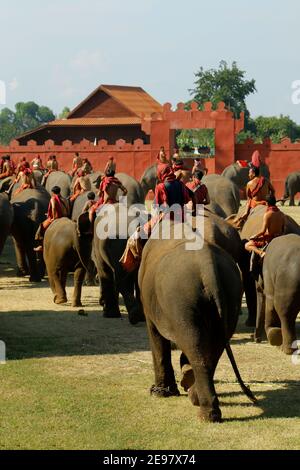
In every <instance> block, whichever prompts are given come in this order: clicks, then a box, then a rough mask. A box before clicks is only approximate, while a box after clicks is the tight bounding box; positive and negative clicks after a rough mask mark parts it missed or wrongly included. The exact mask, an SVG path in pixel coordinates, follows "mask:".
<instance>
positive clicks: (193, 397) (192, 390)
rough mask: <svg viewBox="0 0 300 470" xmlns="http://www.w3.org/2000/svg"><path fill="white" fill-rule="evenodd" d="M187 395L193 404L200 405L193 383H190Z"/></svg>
mask: <svg viewBox="0 0 300 470" xmlns="http://www.w3.org/2000/svg"><path fill="white" fill-rule="evenodd" d="M188 396H189V399H190V400H191V402H192V404H193V405H194V406H200V403H199V398H198V394H197V390H196V387H195V385H192V386H191V388H189V391H188Z"/></svg>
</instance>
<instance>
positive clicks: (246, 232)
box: [240, 205, 300, 342]
mask: <svg viewBox="0 0 300 470" xmlns="http://www.w3.org/2000/svg"><path fill="white" fill-rule="evenodd" d="M266 210H267V206H264V205H259V206H257V207H255V209H253V211H252V212H251V213H250V215H249V217H248V218H247V220H246V222H245V224H244V226H243V228H242V230H241V232H240V236H241V239H242V243H245V242H246V241H248V240H249V239H250V237H251V236H253V235H255V234H257V233H259V231H260V230H261V229H262V225H263V217H264V214H265V212H266ZM289 233H293V234H296V235H300V226H299V225H298V224H297V222H296V221H295V220H294V219H293V218H292V217H290V216H288V215H285V228H284V234H289ZM272 243H273V241H272ZM245 252H246V250H245ZM245 256H246V258H244V267H245V270H247V267H246V266H245V262H246V261H245V259H248V261H247V263H248V266H249V268H248V269H250V254H248V253H247V254H246V255H245ZM253 279H254V278H253ZM249 282H250V283H251V281H249ZM255 284H256V287H255V289H254V291H253V295H250V292H249V303H248V299H247V304H248V309H249V304H250V310H251V312H255V316H253V315H251V318H252V322H251V325H252V324H253V322H254V325H253V326H255V325H256V328H255V333H254V339H255V341H257V342H259V341H261V332H262V316H261V311H262V309H263V308H264V305H263V301H264V299H263V292H262V279H261V276H260V275H255ZM250 285H251V284H250ZM249 290H250V291H251V290H252V285H251V287H250V289H249ZM254 320H255V321H254Z"/></svg>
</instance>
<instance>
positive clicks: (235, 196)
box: [202, 174, 240, 218]
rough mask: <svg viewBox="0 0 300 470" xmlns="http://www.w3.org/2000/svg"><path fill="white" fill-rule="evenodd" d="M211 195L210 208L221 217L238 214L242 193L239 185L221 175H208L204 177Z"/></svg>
mask: <svg viewBox="0 0 300 470" xmlns="http://www.w3.org/2000/svg"><path fill="white" fill-rule="evenodd" d="M202 181H203V183H204V184H205V185H206V186H207V189H208V194H209V197H210V201H211V202H210V204H209V205H208V208H210V209H211V210H212V212H215V213H216V214H217V215H219V216H220V217H224V218H226V217H228V216H230V215H231V214H236V213H237V212H238V209H239V206H240V194H239V190H238V188H237V186H236V185H235V184H234V183H232V182H231V181H228V179H227V178H225V177H224V176H221V175H215V174H213V175H208V176H205V177H204V178H203V180H202Z"/></svg>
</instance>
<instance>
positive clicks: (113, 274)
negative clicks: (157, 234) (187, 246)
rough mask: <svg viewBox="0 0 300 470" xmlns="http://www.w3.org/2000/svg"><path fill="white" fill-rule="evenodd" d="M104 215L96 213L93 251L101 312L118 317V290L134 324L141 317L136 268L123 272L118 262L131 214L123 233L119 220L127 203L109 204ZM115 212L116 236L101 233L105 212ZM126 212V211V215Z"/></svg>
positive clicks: (142, 317)
mask: <svg viewBox="0 0 300 470" xmlns="http://www.w3.org/2000/svg"><path fill="white" fill-rule="evenodd" d="M106 209H107V210H108V211H109V212H108V214H107V213H106V210H105V212H104V214H103V215H101V214H100V215H98V217H97V218H96V220H95V227H94V240H93V253H94V256H95V261H96V266H97V271H98V277H99V283H100V287H101V295H100V301H99V303H100V305H102V306H103V316H104V317H106V318H119V317H121V314H120V310H119V292H120V293H121V294H122V296H123V299H124V303H125V306H126V309H127V312H128V318H129V322H130V323H131V324H136V323H138V322H139V321H144V315H143V312H142V308H141V304H140V300H139V291H138V286H137V272H136V271H134V272H131V273H128V272H126V271H125V270H124V269H123V267H122V265H121V264H120V261H119V260H120V258H121V256H122V255H123V253H124V251H125V248H126V243H127V230H128V224H130V223H131V222H132V221H133V219H134V216H129V217H128V220H127V223H126V227H125V229H126V233H124V232H123V231H122V228H121V226H120V224H119V220H121V219H119V218H120V213H121V211H122V210H124V211H125V212H124V215H125V213H126V214H127V208H126V206H123V207H121V205H120V204H108V205H106ZM115 214H116V238H115V239H113V238H109V236H108V235H105V234H104V236H101V235H100V233H99V230H98V229H99V227H100V224H102V223H103V222H104V221H105V220H107V219H105V218H106V217H107V216H108V217H109V218H110V220H112V219H111V218H112V217H114V215H115ZM125 216H126V215H125Z"/></svg>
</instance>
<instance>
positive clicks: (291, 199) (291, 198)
mask: <svg viewBox="0 0 300 470" xmlns="http://www.w3.org/2000/svg"><path fill="white" fill-rule="evenodd" d="M289 205H290V206H294V205H295V194H293V193H290V204H289Z"/></svg>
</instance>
